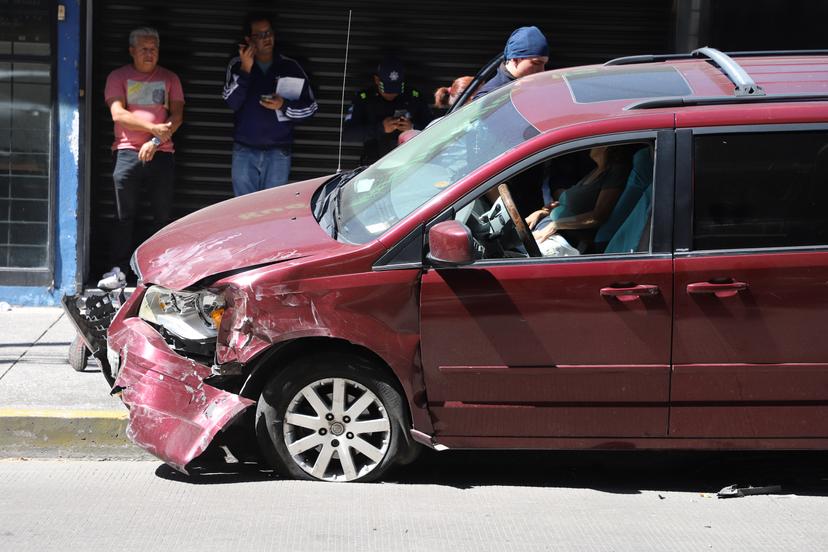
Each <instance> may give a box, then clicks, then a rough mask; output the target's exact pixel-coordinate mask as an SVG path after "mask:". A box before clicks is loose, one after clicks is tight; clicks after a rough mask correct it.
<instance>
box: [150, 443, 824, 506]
mask: <svg viewBox="0 0 828 552" xmlns="http://www.w3.org/2000/svg"><path fill="white" fill-rule="evenodd" d="M207 456H208V457H202V458H199V459H197V461H196V462H194V463H193V465H191V466H189V468H190V472H191V475H184V474H181V473H180V472H177V471H175V470H173V469H172V468H170V467H168V466H166V465H161V466H159V468H158V469H157V470H156V472H155V473H156V475H157V476H158V477H161V478H163V479H169V480H173V481H180V482H182V483H188V484H196V485H205V484H207V485H214V484H232V483H242V482H250V481H268V480H275V479H279V475H278V474H276V473H275V472H273V471H272V470H270V469H269V468H268V469H266V468H264V467H263V465H262V464H260V463H258V462H255V461H252V460H248V461H245V462H237V463H228V462H226V461H224V460H223V459H222V458H220V457H219V455H216V454H213V455H212V456H210V455H207ZM384 480H385V483H386V484H400V485H443V486H449V487H455V488H459V489H470V488H474V487H485V486H516V487H550V488H553V487H563V488H577V489H594V490H597V491H602V492H608V493H616V494H637V493H640V492H642V491H665V492H668V491H673V492H698V493H716V492H718V491H719V490H720V489H722V488H724V487H726V486H728V485H733V484H737V485H739V486H754V487H759V486H770V485H780V486H781V487H782V489H781V491H780V493H779V494H794V495H801V496H828V452H822V451H819V452H811V451H793V452H791V451H784V452H779V451H773V452H695V451H694V452H685V451H611V452H605V451H577V452H569V451H446V452H439V453H438V452H434V451H430V450H426V451H423V454H422V455H421V456H420V458H418V459H417V460H416V461H415V462H414V463H412V464H410V465H408V466H403V467H400V468H398V469H396V470H395V471H393V472H391V473H389V474H388V475H387V476H386V477H385V479H384Z"/></svg>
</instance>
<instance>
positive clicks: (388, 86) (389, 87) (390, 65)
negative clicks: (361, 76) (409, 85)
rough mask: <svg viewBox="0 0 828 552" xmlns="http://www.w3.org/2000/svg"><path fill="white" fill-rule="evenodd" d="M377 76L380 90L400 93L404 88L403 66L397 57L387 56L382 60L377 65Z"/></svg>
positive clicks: (388, 92)
mask: <svg viewBox="0 0 828 552" xmlns="http://www.w3.org/2000/svg"><path fill="white" fill-rule="evenodd" d="M377 76H378V77H379V79H380V84H379V89H380V92H385V93H386V94H401V93H402V91H403V90H404V89H405V67H404V66H403V63H402V61H400V60H398V59H397V58H394V57H387V58H385V59H384V60H382V61H381V62H380V64H379V66H378V67H377Z"/></svg>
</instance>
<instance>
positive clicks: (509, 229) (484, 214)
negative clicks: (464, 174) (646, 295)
mask: <svg viewBox="0 0 828 552" xmlns="http://www.w3.org/2000/svg"><path fill="white" fill-rule="evenodd" d="M654 151H655V148H654V145H653V142H651V141H649V142H648V141H641V142H632V143H625V144H613V145H609V146H594V147H592V148H589V149H584V150H578V151H574V152H569V153H566V154H563V155H558V156H555V157H551V158H549V159H547V160H544V161H543V162H541V163H538V164H536V165H533V166H532V167H529V168H528V169H526V170H524V171H522V172H520V173H518V174H515V175H512V176H510V177H509V178H508V179H507V180H506V181H501V182H499V183H498V184H497V185H496V186H494V187H492V188H490V189H489V190H487V191H486V192H485V193H483V194H481V195H480V196H479V197H477V198H476V199H475V200H474V201H472V202H471V203H469V204H467V205H465V206H464V207H462V208H461V209H459V210H458V211H457V214H456V215H455V219H456V220H458V221H459V222H461V223H463V224H465V225H466V226H467V227H468V228H469V230H470V231H471V234H472V236H473V237H474V240H475V242H476V246H477V247H478V249H479V250H480V251H481V256H482V258H483V259H505V258H521V257H524V258H528V257H541V256H543V257H570V256H580V255H602V254H625V253H641V252H649V250H650V229H651V226H652V198H653V175H654Z"/></svg>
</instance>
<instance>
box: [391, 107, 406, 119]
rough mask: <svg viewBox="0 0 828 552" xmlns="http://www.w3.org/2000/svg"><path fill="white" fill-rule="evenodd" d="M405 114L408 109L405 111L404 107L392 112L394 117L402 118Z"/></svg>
mask: <svg viewBox="0 0 828 552" xmlns="http://www.w3.org/2000/svg"><path fill="white" fill-rule="evenodd" d="M407 114H408V111H406V110H405V109H398V110H396V111H395V112H394V118H395V119H404V118H405V116H406V115H407Z"/></svg>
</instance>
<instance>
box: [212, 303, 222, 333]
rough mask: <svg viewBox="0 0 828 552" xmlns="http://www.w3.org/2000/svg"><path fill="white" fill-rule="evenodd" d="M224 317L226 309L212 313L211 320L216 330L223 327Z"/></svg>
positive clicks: (215, 310) (219, 309)
mask: <svg viewBox="0 0 828 552" xmlns="http://www.w3.org/2000/svg"><path fill="white" fill-rule="evenodd" d="M222 316H224V307H219V308H217V309H213V311H212V312H211V313H210V319H211V320H212V321H213V324H214V325H215V327H216V329H218V328H219V326H220V325H221V317H222Z"/></svg>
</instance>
